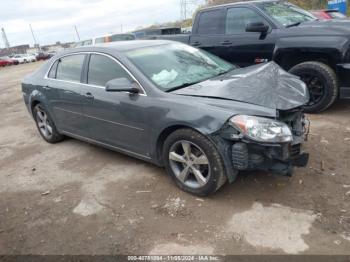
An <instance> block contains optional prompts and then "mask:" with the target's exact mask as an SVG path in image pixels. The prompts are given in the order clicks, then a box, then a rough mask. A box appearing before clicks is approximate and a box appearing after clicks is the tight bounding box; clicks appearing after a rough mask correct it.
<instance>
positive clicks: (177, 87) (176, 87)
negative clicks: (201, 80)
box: [165, 82, 198, 93]
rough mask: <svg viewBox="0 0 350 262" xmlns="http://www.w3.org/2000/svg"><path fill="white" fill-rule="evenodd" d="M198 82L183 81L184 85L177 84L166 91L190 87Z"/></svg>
mask: <svg viewBox="0 0 350 262" xmlns="http://www.w3.org/2000/svg"><path fill="white" fill-rule="evenodd" d="M197 83H198V82H192V83H183V84H182V85H180V86H175V87H173V88H170V89H168V90H166V91H165V92H167V93H169V92H173V91H176V90H179V89H182V88H185V87H188V86H191V85H194V84H197Z"/></svg>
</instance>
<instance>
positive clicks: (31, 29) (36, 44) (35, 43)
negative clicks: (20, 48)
mask: <svg viewBox="0 0 350 262" xmlns="http://www.w3.org/2000/svg"><path fill="white" fill-rule="evenodd" d="M29 28H30V32H32V36H33V40H34V46H37V47H38V50H39V51H40V46H39V45H38V43H37V42H36V38H35V35H34V31H33V28H32V25H31V24H29Z"/></svg>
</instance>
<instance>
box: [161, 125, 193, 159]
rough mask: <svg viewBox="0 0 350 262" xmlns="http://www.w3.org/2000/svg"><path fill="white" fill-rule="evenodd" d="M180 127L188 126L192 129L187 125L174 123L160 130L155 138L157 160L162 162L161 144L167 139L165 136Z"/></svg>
mask: <svg viewBox="0 0 350 262" xmlns="http://www.w3.org/2000/svg"><path fill="white" fill-rule="evenodd" d="M181 128H188V129H193V128H191V127H189V126H184V125H175V126H170V127H167V128H166V129H164V130H163V131H162V133H161V134H160V135H159V137H158V140H157V152H156V153H157V159H158V160H159V162H160V163H161V164H162V163H163V158H162V150H163V145H164V142H165V140H166V139H167V137H168V136H169V135H170V134H171V133H173V132H175V131H176V130H178V129H181Z"/></svg>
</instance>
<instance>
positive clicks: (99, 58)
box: [88, 54, 130, 86]
mask: <svg viewBox="0 0 350 262" xmlns="http://www.w3.org/2000/svg"><path fill="white" fill-rule="evenodd" d="M116 78H128V79H130V76H129V74H128V73H127V72H126V71H125V70H124V69H123V68H122V67H121V66H120V65H119V64H118V63H116V62H115V61H113V60H112V59H111V58H109V57H107V56H104V55H94V54H93V55H91V57H90V62H89V71H88V84H90V85H96V86H105V85H106V83H107V82H108V81H110V80H112V79H116Z"/></svg>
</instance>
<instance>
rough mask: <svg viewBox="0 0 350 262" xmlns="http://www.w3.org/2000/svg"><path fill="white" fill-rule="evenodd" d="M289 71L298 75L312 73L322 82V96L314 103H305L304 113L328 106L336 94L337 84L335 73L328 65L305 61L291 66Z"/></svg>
mask: <svg viewBox="0 0 350 262" xmlns="http://www.w3.org/2000/svg"><path fill="white" fill-rule="evenodd" d="M289 73H291V74H293V75H296V76H300V75H302V74H308V73H310V74H312V75H315V76H317V77H318V78H319V79H320V80H321V81H322V82H324V96H323V97H322V98H321V100H320V101H319V102H317V103H316V104H314V105H311V106H309V105H305V106H304V108H305V109H304V111H305V112H306V113H320V112H322V111H324V110H326V109H327V108H328V107H330V106H331V105H332V104H333V103H334V101H335V99H336V97H337V96H338V85H337V78H336V75H335V73H334V71H333V69H331V68H330V67H329V66H327V65H326V64H323V63H320V62H306V63H302V64H299V65H296V66H295V67H293V68H292V69H291V70H290V71H289Z"/></svg>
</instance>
